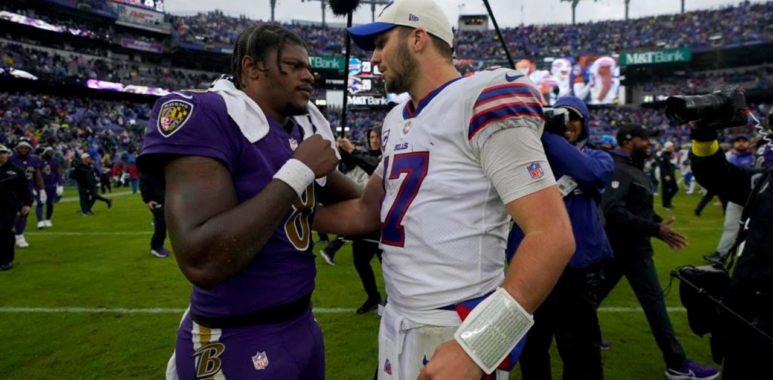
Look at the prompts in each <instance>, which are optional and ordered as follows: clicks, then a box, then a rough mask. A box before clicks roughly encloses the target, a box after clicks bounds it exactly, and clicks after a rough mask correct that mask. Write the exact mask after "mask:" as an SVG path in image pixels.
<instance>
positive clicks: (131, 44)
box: [121, 37, 164, 53]
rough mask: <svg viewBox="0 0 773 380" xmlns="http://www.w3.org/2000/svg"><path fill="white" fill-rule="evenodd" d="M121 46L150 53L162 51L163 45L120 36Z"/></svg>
mask: <svg viewBox="0 0 773 380" xmlns="http://www.w3.org/2000/svg"><path fill="white" fill-rule="evenodd" d="M121 46H123V47H125V48H129V49H135V50H142V51H147V52H151V53H163V52H164V45H162V44H160V43H157V42H147V41H140V40H135V39H132V38H126V37H124V38H121Z"/></svg>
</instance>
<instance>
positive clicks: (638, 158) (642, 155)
mask: <svg viewBox="0 0 773 380" xmlns="http://www.w3.org/2000/svg"><path fill="white" fill-rule="evenodd" d="M650 156H652V151H650V153H649V154H648V153H647V151H646V150H638V149H636V150H634V151H633V152H631V161H632V162H633V164H634V165H636V166H637V167H639V168H643V167H644V161H646V160H647V158H649V157H650Z"/></svg>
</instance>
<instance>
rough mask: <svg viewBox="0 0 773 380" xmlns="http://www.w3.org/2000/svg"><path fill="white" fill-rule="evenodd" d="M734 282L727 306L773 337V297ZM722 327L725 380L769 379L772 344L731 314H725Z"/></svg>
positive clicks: (757, 289) (767, 293) (763, 290)
mask: <svg viewBox="0 0 773 380" xmlns="http://www.w3.org/2000/svg"><path fill="white" fill-rule="evenodd" d="M735 281H736V280H735V279H733V280H731V288H730V289H729V290H728V293H727V294H725V296H724V300H723V301H724V303H725V305H726V306H727V307H729V308H730V309H731V310H733V311H734V312H736V313H738V314H740V315H741V316H743V318H744V319H746V320H747V321H749V322H751V323H753V324H754V325H755V326H756V327H757V328H758V329H760V330H762V331H764V332H765V333H766V334H768V335H769V336H773V293H771V292H770V290H769V289H765V288H764V287H763V288H758V287H756V286H748V285H746V286H744V285H742V284H739V283H736V282H735ZM721 323H722V328H721V329H720V331H721V332H720V337H721V338H722V339H721V340H720V341H721V347H722V348H724V354H725V360H724V362H723V363H722V379H727V380H755V379H769V378H770V360H771V359H773V342H771V341H769V340H767V339H766V338H765V337H764V336H763V335H762V334H760V333H758V332H757V331H755V330H754V329H752V328H751V327H749V326H748V325H746V323H744V322H743V321H741V320H739V319H737V318H735V317H734V316H732V315H730V314H729V313H722V318H721Z"/></svg>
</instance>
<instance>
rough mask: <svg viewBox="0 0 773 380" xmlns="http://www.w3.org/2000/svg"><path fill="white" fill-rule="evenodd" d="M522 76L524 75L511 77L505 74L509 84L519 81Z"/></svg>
mask: <svg viewBox="0 0 773 380" xmlns="http://www.w3.org/2000/svg"><path fill="white" fill-rule="evenodd" d="M522 76H523V75H522V74H516V75H513V76H510V74H505V80H506V81H508V82H512V81H514V80H516V79H518V78H520V77H522Z"/></svg>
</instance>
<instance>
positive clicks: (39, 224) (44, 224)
mask: <svg viewBox="0 0 773 380" xmlns="http://www.w3.org/2000/svg"><path fill="white" fill-rule="evenodd" d="M44 228H46V221H45V220H41V221H39V222H38V229H39V230H42V229H44Z"/></svg>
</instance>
